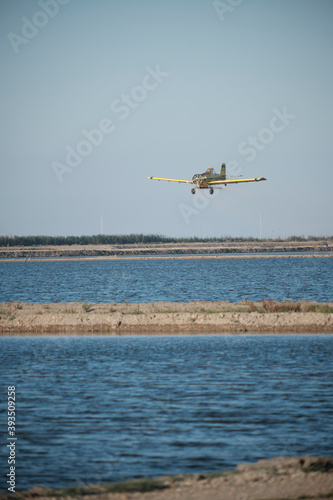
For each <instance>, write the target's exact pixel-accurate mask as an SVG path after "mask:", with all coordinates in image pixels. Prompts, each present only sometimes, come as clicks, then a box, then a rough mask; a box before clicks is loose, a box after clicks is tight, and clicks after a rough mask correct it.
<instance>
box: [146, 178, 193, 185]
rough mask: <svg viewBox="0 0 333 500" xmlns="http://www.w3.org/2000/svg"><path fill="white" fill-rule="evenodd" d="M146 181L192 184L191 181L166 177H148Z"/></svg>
mask: <svg viewBox="0 0 333 500" xmlns="http://www.w3.org/2000/svg"><path fill="white" fill-rule="evenodd" d="M148 179H152V180H153V181H168V182H186V183H190V184H192V183H193V181H187V180H185V179H167V178H166V177H148Z"/></svg>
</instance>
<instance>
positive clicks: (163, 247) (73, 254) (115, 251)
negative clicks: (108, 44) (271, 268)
mask: <svg viewBox="0 0 333 500" xmlns="http://www.w3.org/2000/svg"><path fill="white" fill-rule="evenodd" d="M298 252H299V253H300V254H299V253H298ZM309 252H310V253H312V255H309ZM306 253H307V254H306ZM313 253H314V254H313ZM302 254H303V255H302ZM309 256H313V257H333V241H327V240H318V241H317V240H309V241H283V240H281V241H231V240H229V241H220V242H218V241H206V242H202V241H196V242H191V243H189V242H182V243H180V242H174V243H147V244H145V243H136V244H129V243H127V244H123V245H122V244H85V245H79V244H73V245H68V244H67V245H39V246H13V247H9V246H7V247H5V246H3V247H0V261H1V262H4V261H12V260H14V261H16V260H18V259H20V260H21V259H23V260H29V259H33V260H37V259H41V260H46V259H52V260H53V259H59V258H62V259H68V260H74V259H75V260H76V259H77V260H87V259H90V260H91V259H92V260H122V259H126V258H127V259H128V258H133V259H147V258H148V259H184V258H194V259H196V258H200V259H202V258H206V259H212V258H219V259H226V258H269V257H270V258H271V257H275V258H290V257H294V258H301V257H309Z"/></svg>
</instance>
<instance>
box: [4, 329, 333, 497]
mask: <svg viewBox="0 0 333 500" xmlns="http://www.w3.org/2000/svg"><path fill="white" fill-rule="evenodd" d="M0 353H1V354H0V378H1V381H2V384H1V385H2V391H1V394H2V396H1V402H0V408H1V415H0V419H1V427H2V429H3V430H4V431H5V436H6V413H5V411H6V389H7V386H8V385H10V386H12V385H14V386H16V404H17V447H16V454H17V461H16V467H17V469H16V471H17V489H18V490H19V489H23V488H27V487H29V486H32V485H34V484H42V485H50V486H58V487H59V486H62V485H68V484H73V483H76V482H79V483H94V482H106V481H113V480H118V479H121V478H129V477H138V476H157V475H160V474H167V473H181V472H182V473H195V472H204V471H214V470H220V469H227V468H232V467H234V466H235V465H237V464H238V463H240V462H243V461H250V462H254V461H256V460H258V459H261V458H271V457H274V456H281V455H301V454H310V455H330V454H332V449H333V419H332V414H333V398H332V396H333V365H332V355H333V337H331V336H325V335H309V336H307V335H288V336H283V335H281V336H280V335H277V336H260V335H254V336H232V335H230V336H229V335H227V336H192V337H191V336H180V337H171V336H164V337H127V338H126V337H88V338H83V337H58V338H51V337H25V338H24V337H23V338H17V337H14V338H9V337H7V338H6V337H2V338H0ZM5 443H6V441H5V439H3V440H2V442H1V456H0V462H1V463H0V467H1V478H2V482H1V489H2V490H5V489H6V485H5V479H4V478H5V474H6V473H7V465H6V464H7V459H6V457H7V451H6V447H5Z"/></svg>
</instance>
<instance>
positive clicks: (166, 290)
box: [0, 257, 333, 302]
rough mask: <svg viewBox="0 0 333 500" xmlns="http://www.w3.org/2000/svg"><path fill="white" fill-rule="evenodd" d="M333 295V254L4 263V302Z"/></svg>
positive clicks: (0, 285)
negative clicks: (291, 256)
mask: <svg viewBox="0 0 333 500" xmlns="http://www.w3.org/2000/svg"><path fill="white" fill-rule="evenodd" d="M262 297H265V298H266V299H273V300H290V299H292V300H300V299H308V300H318V301H320V302H325V301H331V300H333V258H330V257H326V258H325V257H321V258H311V257H308V258H290V259H286V258H282V259H277V258H265V259H246V258H244V259H201V260H199V259H198V260H197V259H196V260H186V259H184V260H183V259H180V260H125V261H74V260H73V261H63V260H61V259H59V260H58V261H42V262H36V261H35V262H34V261H29V262H22V261H17V262H0V302H11V301H14V302H16V301H17V302H155V301H167V302H190V301H195V300H203V301H216V300H227V301H230V302H238V301H240V300H242V299H247V300H255V301H257V300H261V299H262Z"/></svg>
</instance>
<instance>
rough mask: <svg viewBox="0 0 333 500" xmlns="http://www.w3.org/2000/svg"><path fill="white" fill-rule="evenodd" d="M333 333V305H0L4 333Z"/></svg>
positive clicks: (205, 303) (0, 326)
mask: <svg viewBox="0 0 333 500" xmlns="http://www.w3.org/2000/svg"><path fill="white" fill-rule="evenodd" d="M316 332H318V333H333V303H332V302H330V303H326V304H322V303H316V302H302V303H301V302H282V303H278V302H273V301H261V302H258V303H254V302H247V301H242V302H240V303H238V304H237V303H229V302H190V303H167V302H158V303H146V304H128V303H125V304H124V303H120V304H117V303H112V304H86V303H79V302H70V303H52V304H34V303H0V334H2V335H6V334H59V335H61V334H67V335H68V334H74V335H75V334H92V333H94V334H112V335H126V334H127V335H130V334H152V335H154V334H201V333H207V334H214V333H215V334H216V333H217V334H219V333H316Z"/></svg>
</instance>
